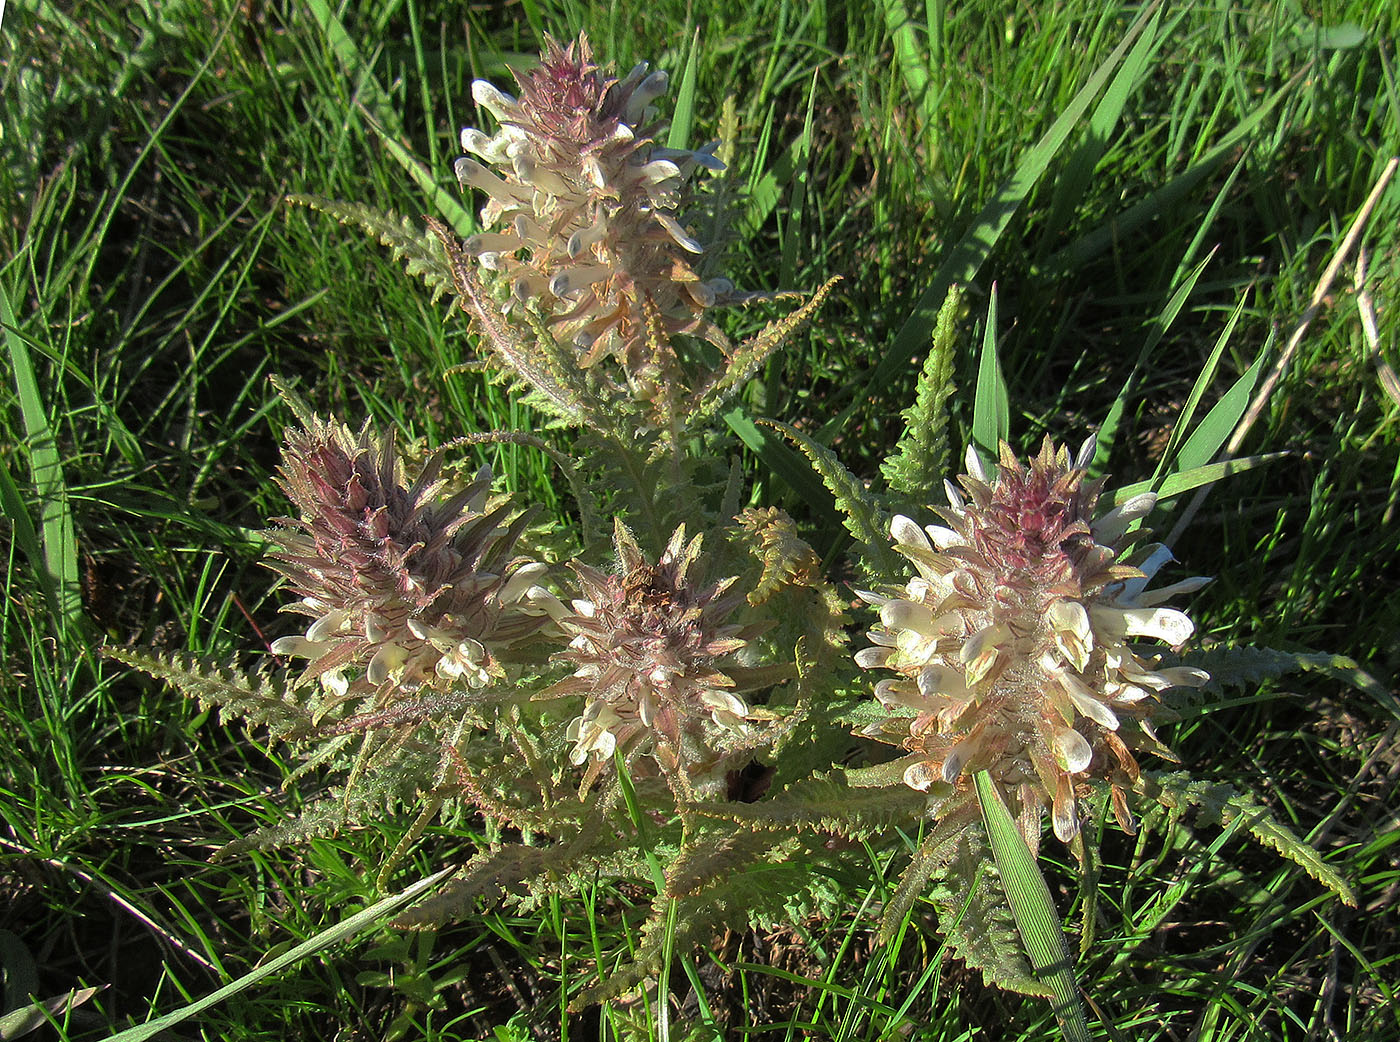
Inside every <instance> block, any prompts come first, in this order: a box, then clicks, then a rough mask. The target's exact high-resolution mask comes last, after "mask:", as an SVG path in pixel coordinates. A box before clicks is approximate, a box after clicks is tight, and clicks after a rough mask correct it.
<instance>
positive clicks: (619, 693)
mask: <svg viewBox="0 0 1400 1042" xmlns="http://www.w3.org/2000/svg"><path fill="white" fill-rule="evenodd" d="M700 545H701V537H700V536H696V537H695V538H694V539H691V540H689V541H687V540H686V533H685V527H684V526H681V527H680V528H678V529H676V531H675V533H674V535H672V537H671V540H670V542H669V543H668V544H667V546H666V549H665V551H664V552H663V553H662V554H661V557H660V558H659V559H658V560H657V562H656V563H655V564H652V563H650V562H648V561H647V560H646V558H645V557H644V555H643V554H642V553H641V551H640V550H639V549H638V547H637V545H636V542H635V541H634V540H633V538H632V535H631V533H630V532H628V530H627V529H626V527H624V526H623V525H622V524H621V523H620V522H619V523H618V525H617V529H616V536H615V548H616V552H617V560H618V570H617V571H616V572H615V573H613V574H610V575H609V574H604V573H602V572H599V571H598V570H596V569H594V568H591V567H589V566H588V565H585V564H581V563H577V562H575V563H573V564H572V565H571V567H572V568H573V570H574V572H575V573H576V574H577V576H578V583H579V593H580V596H579V597H577V598H576V599H574V600H573V601H572V603H571V609H572V610H571V611H570V612H568V613H567V614H565V615H563V616H561V617H560V620H559V622H560V625H561V626H562V627H563V628H564V630H565V631H566V632H568V633H570V634H572V635H573V639H572V641H571V642H570V644H569V646H568V649H567V650H565V651H564V652H562V653H561V657H562V658H563V659H565V660H567V661H568V662H570V663H572V664H573V665H574V667H575V668H574V673H573V675H572V676H570V677H568V678H567V679H565V680H563V681H560V682H559V683H557V684H555V685H554V686H553V687H552V688H550V689H549V690H548V691H547V692H546V693H545V694H546V696H547V697H560V696H564V695H573V694H581V695H583V696H584V697H585V699H586V704H585V708H584V711H583V715H582V716H580V717H579V718H577V719H576V720H574V722H573V723H572V724H571V725H570V727H569V731H568V737H569V738H570V740H572V741H573V742H574V743H575V744H574V749H573V752H572V756H571V758H572V760H573V762H574V763H576V764H582V763H584V762H586V761H589V760H590V759H591V760H592V762H593V764H592V767H591V770H590V777H591V776H592V774H595V773H596V771H597V769H598V768H599V767H601V765H602V764H603V763H604V762H606V761H607V760H609V759H611V757H612V755H613V752H614V751H615V750H617V749H621V750H623V751H624V752H630V751H632V750H633V749H645V750H648V751H650V752H651V753H652V755H654V756H655V757H656V758H657V760H658V762H660V763H661V764H662V765H663V766H665V767H667V768H668V769H672V768H677V767H680V768H683V770H684V771H685V772H686V773H687V774H688V775H695V774H697V773H699V772H702V771H704V770H706V769H708V768H709V767H711V766H713V765H714V764H715V763H717V762H719V761H720V760H721V759H722V757H723V755H724V754H725V753H726V752H727V751H730V750H732V749H734V748H736V747H737V746H744V747H745V748H747V740H748V739H749V738H750V733H751V730H752V726H753V725H752V724H751V722H750V721H751V718H752V712H751V710H750V707H749V705H748V703H746V702H745V701H744V699H743V698H742V697H740V694H739V691H740V690H742V688H743V686H744V680H745V678H746V677H747V676H748V674H749V672H750V671H749V670H747V669H744V668H743V667H741V666H739V665H738V663H737V662H736V661H735V653H736V652H738V651H739V650H740V649H741V648H743V647H744V646H745V645H746V644H747V643H748V641H749V640H750V639H751V638H753V637H754V636H756V635H757V634H758V633H759V632H761V631H762V630H763V629H765V628H766V626H765V625H762V624H740V623H737V622H733V621H730V618H729V616H730V615H731V613H732V612H734V611H735V610H736V609H737V608H739V607H740V606H741V605H743V604H744V603H745V598H744V596H743V594H742V593H740V592H738V591H736V590H735V589H734V588H733V585H734V580H733V579H723V580H720V581H718V582H707V581H705V579H704V577H703V576H702V575H700V574H697V573H699V572H701V570H702V569H703V566H704V558H703V556H702V554H701V552H700Z"/></svg>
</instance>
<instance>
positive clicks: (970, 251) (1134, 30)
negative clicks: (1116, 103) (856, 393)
mask: <svg viewBox="0 0 1400 1042" xmlns="http://www.w3.org/2000/svg"><path fill="white" fill-rule="evenodd" d="M1159 6H1160V0H1154V2H1153V3H1152V4H1150V5H1149V6H1148V7H1147V8H1146V9H1144V11H1143V12H1142V13H1141V14H1140V15H1138V17H1137V19H1136V20H1135V21H1134V22H1133V24H1132V25H1131V26H1130V27H1129V28H1128V31H1127V33H1126V34H1125V35H1124V36H1123V39H1122V40H1121V41H1120V42H1119V44H1118V46H1117V47H1115V48H1114V49H1113V51H1112V53H1110V54H1109V56H1108V57H1107V58H1105V59H1104V61H1103V63H1102V64H1101V65H1100V66H1099V67H1098V68H1097V69H1096V70H1095V71H1094V74H1093V75H1092V76H1090V77H1089V82H1087V83H1086V84H1084V86H1083V87H1081V88H1080V89H1079V92H1078V93H1077V94H1075V96H1074V98H1073V100H1071V101H1070V103H1069V105H1068V106H1066V108H1065V110H1064V111H1063V112H1062V113H1060V115H1059V116H1058V117H1057V118H1056V120H1055V122H1054V123H1052V124H1051V125H1050V128H1049V129H1048V130H1047V131H1046V132H1045V134H1044V135H1043V136H1042V137H1041V139H1040V140H1039V141H1037V142H1036V143H1035V144H1034V145H1033V146H1032V147H1031V148H1030V149H1029V150H1027V152H1026V153H1025V155H1023V156H1022V157H1021V161H1020V162H1019V163H1018V164H1017V166H1016V169H1015V171H1014V172H1013V173H1012V175H1011V177H1010V178H1009V179H1008V180H1007V181H1006V183H1005V184H1003V185H1002V187H1001V189H1000V190H999V191H998V192H997V194H996V195H995V196H994V197H993V198H992V200H991V202H989V203H988V204H987V205H986V206H985V207H983V209H982V212H981V213H980V214H978V216H977V219H976V220H975V221H974V222H973V224H972V227H971V228H969V229H968V231H967V233H966V234H964V235H963V237H962V239H961V240H959V241H958V244H957V245H956V246H954V247H953V249H952V250H951V251H950V252H949V254H948V256H947V258H945V259H944V261H943V264H942V265H941V266H940V267H939V269H938V271H937V272H936V273H935V274H934V276H933V284H932V285H931V286H929V288H928V289H927V290H926V291H925V292H924V295H923V296H922V297H920V298H919V300H918V303H916V304H915V305H914V309H913V312H912V313H911V314H910V316H909V318H908V319H906V320H905V322H904V325H903V326H902V327H901V328H900V330H899V332H898V333H897V334H896V335H895V338H894V343H892V344H891V345H890V348H889V350H888V351H887V352H885V357H884V358H882V359H881V360H880V364H879V365H877V366H876V367H875V371H874V372H873V373H872V374H871V376H870V379H869V381H868V382H867V387H866V390H867V393H869V392H870V391H873V390H874V389H875V388H877V387H879V386H880V385H882V384H885V383H888V382H889V381H890V380H891V379H892V378H893V377H894V376H895V375H896V374H897V373H898V372H899V371H900V370H901V369H903V368H904V367H905V366H907V365H908V364H909V362H910V360H911V359H912V358H913V357H914V356H915V355H916V354H918V352H919V350H920V349H921V348H922V347H923V345H925V344H927V343H928V342H929V338H930V337H931V336H932V335H933V329H934V324H935V323H936V321H937V319H938V309H939V307H940V306H941V305H942V303H943V299H944V297H946V296H947V293H948V287H949V286H951V285H953V283H955V282H956V283H960V284H966V283H969V282H971V281H972V280H973V278H974V277H976V275H977V272H978V271H979V270H981V267H982V264H983V262H984V261H986V259H987V257H988V255H989V254H990V253H991V251H992V247H994V246H995V245H996V244H997V242H998V240H1000V238H1001V234H1002V232H1004V231H1005V230H1006V226H1007V225H1008V224H1010V223H1011V218H1012V217H1013V216H1014V215H1015V213H1016V211H1017V210H1018V209H1019V208H1020V206H1021V204H1022V203H1023V202H1024V201H1025V199H1026V197H1027V196H1028V195H1030V193H1031V190H1032V189H1033V188H1035V186H1036V184H1037V183H1038V182H1039V181H1040V178H1041V177H1042V176H1043V175H1044V174H1045V171H1046V170H1047V169H1049V167H1050V164H1051V163H1052V162H1053V161H1054V159H1055V157H1056V156H1057V155H1058V154H1059V152H1060V149H1061V148H1062V147H1063V146H1064V144H1065V142H1066V141H1067V140H1068V139H1069V136H1070V134H1071V133H1072V132H1073V130H1074V128H1075V127H1076V126H1077V125H1078V123H1079V121H1080V120H1081V119H1082V118H1083V116H1084V113H1085V112H1087V111H1088V109H1089V105H1090V103H1091V102H1092V101H1093V100H1094V98H1095V97H1096V96H1097V95H1098V93H1099V91H1100V90H1101V89H1102V88H1103V85H1104V84H1105V83H1106V82H1107V81H1108V79H1109V77H1110V76H1112V75H1113V73H1114V71H1115V70H1116V69H1117V68H1118V66H1119V65H1120V64H1122V61H1123V59H1124V57H1125V56H1126V55H1127V54H1128V52H1129V49H1130V48H1131V47H1132V46H1133V44H1134V42H1135V41H1136V40H1137V38H1138V37H1139V36H1140V35H1141V34H1142V31H1143V29H1145V28H1146V27H1147V24H1148V22H1149V21H1150V20H1151V19H1152V18H1153V17H1154V16H1155V14H1156V11H1157V8H1158V7H1159Z"/></svg>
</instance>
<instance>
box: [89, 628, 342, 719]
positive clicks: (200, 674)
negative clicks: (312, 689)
mask: <svg viewBox="0 0 1400 1042" xmlns="http://www.w3.org/2000/svg"><path fill="white" fill-rule="evenodd" d="M103 653H104V654H105V655H107V656H108V657H109V658H113V659H116V660H117V661H118V662H121V663H124V664H125V665H128V666H131V667H132V668H133V669H139V670H141V671H142V672H143V673H149V674H150V675H151V676H153V677H155V678H156V679H157V680H164V681H165V682H166V683H168V684H170V685H171V686H172V687H174V688H175V689H176V690H178V691H180V692H182V693H183V694H186V695H188V696H189V697H190V698H193V699H195V700H197V701H198V702H199V705H200V706H201V707H202V708H205V709H208V708H209V707H211V706H217V707H218V709H219V715H220V717H221V718H222V719H223V720H224V721H225V722H226V723H227V722H229V721H231V720H233V719H235V718H239V719H241V720H242V721H243V722H244V723H247V724H249V725H252V726H254V727H266V728H267V730H268V732H269V733H270V734H271V735H272V737H273V738H278V739H282V740H284V741H296V740H298V739H301V738H306V737H309V736H310V735H311V734H313V733H314V730H315V728H314V726H313V724H312V718H311V712H310V710H309V709H308V708H307V707H306V706H305V705H304V704H303V698H302V696H301V695H299V694H296V693H294V689H295V687H296V682H295V679H294V678H293V677H292V675H291V674H289V673H286V672H282V671H278V672H275V673H273V672H268V671H265V670H259V671H257V672H253V673H248V672H247V671H245V670H243V669H241V668H239V667H238V666H237V665H234V664H233V663H227V662H219V661H217V660H215V659H213V658H210V657H203V656H199V655H193V654H184V653H180V652H173V653H168V654H162V653H161V652H157V651H149V650H146V649H145V648H106V649H104V651H103Z"/></svg>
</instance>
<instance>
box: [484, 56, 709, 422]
mask: <svg viewBox="0 0 1400 1042" xmlns="http://www.w3.org/2000/svg"><path fill="white" fill-rule="evenodd" d="M517 79H518V80H519V84H520V88H521V89H520V96H519V97H518V98H514V97H511V96H510V95H508V94H505V93H503V92H502V91H500V90H499V89H497V88H496V87H494V86H493V85H492V84H490V83H488V82H486V81H485V80H477V81H476V82H475V83H474V84H473V85H472V97H473V98H474V99H475V100H476V102H477V104H478V105H480V106H481V107H482V108H484V109H486V110H487V111H489V112H490V113H491V114H492V115H493V116H494V117H495V118H496V120H497V121H498V123H499V129H498V130H497V131H496V133H495V135H494V136H489V137H488V136H487V135H486V134H484V133H482V132H481V131H479V130H476V129H474V128H471V127H468V128H466V129H464V130H463V131H462V148H463V150H464V151H465V152H468V153H470V154H471V155H469V156H463V157H462V158H460V159H458V160H457V165H456V170H457V177H458V179H459V180H460V181H461V183H462V185H463V186H464V187H468V188H473V189H476V190H478V191H481V192H484V193H485V194H486V196H487V201H486V205H485V206H484V207H483V209H482V211H481V223H482V226H483V228H484V229H485V230H484V231H482V232H480V233H479V234H477V235H474V236H472V237H471V238H469V239H468V240H467V241H466V243H465V244H464V249H465V251H466V252H467V253H468V254H470V255H472V256H475V257H476V258H477V260H478V262H479V263H480V265H481V266H482V267H483V268H485V269H487V270H489V271H494V272H497V273H498V274H499V277H500V278H502V279H503V280H504V281H505V283H506V284H507V285H508V287H509V292H510V300H509V302H508V303H507V309H508V310H509V309H510V308H513V307H518V306H520V305H523V304H525V303H526V302H530V303H532V304H533V305H534V306H535V307H537V308H538V309H539V311H540V313H541V314H542V315H544V316H545V317H546V319H547V320H548V321H549V323H550V324H551V325H552V326H553V327H554V330H555V335H556V337H557V338H558V339H560V340H561V341H562V342H565V343H569V344H572V345H573V346H574V348H576V349H577V351H578V352H579V361H580V364H581V365H583V366H585V367H587V366H591V365H593V364H594V363H596V362H597V361H599V360H600V359H601V358H603V357H605V356H607V355H612V356H614V357H615V358H616V359H617V360H618V361H619V362H620V363H621V365H622V368H623V370H624V371H625V373H626V376H627V380H628V382H629V384H630V385H631V390H632V393H634V394H636V395H638V396H640V397H651V396H652V395H653V394H655V393H657V383H658V381H659V380H660V379H662V378H664V377H667V376H668V375H670V374H669V373H668V371H667V370H668V369H669V368H671V367H672V366H673V364H674V358H673V356H671V354H670V347H669V340H670V338H671V337H673V336H674V335H676V334H678V333H685V334H690V335H693V336H698V337H702V338H704V339H707V340H710V341H711V342H713V343H715V344H716V345H719V346H721V347H725V346H727V342H726V340H725V338H724V336H723V334H722V333H721V332H720V331H719V329H718V328H717V327H716V326H715V325H714V324H713V323H712V322H710V321H709V320H708V319H707V318H706V317H705V311H706V309H707V308H710V307H712V306H714V305H715V304H717V303H724V302H725V301H726V300H727V299H728V297H729V296H730V294H731V293H732V290H733V287H732V285H731V284H730V283H729V282H728V281H727V280H724V279H710V280H703V279H701V277H700V276H699V275H698V274H697V273H696V271H695V270H694V268H693V266H692V264H693V262H694V260H695V258H697V257H698V256H699V255H700V254H702V253H703V252H704V247H703V246H702V244H701V243H700V242H699V241H697V239H696V238H695V237H694V236H693V234H692V233H691V232H690V231H688V230H687V229H686V227H685V219H684V217H683V215H682V214H681V212H680V207H681V205H682V203H683V202H684V196H685V189H686V183H687V180H688V178H689V177H690V176H691V174H692V173H693V172H694V171H695V170H696V168H697V167H701V166H703V167H707V168H710V169H722V166H723V165H722V164H721V163H720V162H719V161H718V160H717V159H716V158H715V157H714V155H713V154H712V152H711V149H709V148H706V149H701V150H699V151H688V150H681V149H670V148H662V147H660V146H658V145H657V143H656V142H657V139H658V137H659V135H660V134H661V133H662V132H663V131H664V129H665V123H664V122H663V121H660V120H658V119H656V118H655V116H654V114H653V110H652V102H653V101H655V100H656V99H657V98H658V97H660V96H661V95H662V94H663V93H665V91H666V88H667V77H666V74H665V73H664V72H660V71H657V72H648V67H647V65H646V64H645V63H642V64H639V65H637V66H636V67H635V68H634V69H633V70H632V71H631V72H630V73H628V74H627V76H625V77H623V78H622V79H620V80H619V79H616V78H613V77H609V76H606V75H604V74H603V72H602V71H601V70H600V69H599V68H598V66H596V65H595V64H594V63H593V58H592V52H591V49H590V47H589V44H588V40H587V38H586V37H583V36H580V37H579V39H578V40H577V41H575V42H574V43H572V44H570V45H569V46H568V47H561V46H560V45H559V44H558V43H557V42H555V41H554V40H549V41H548V46H547V50H546V52H545V54H544V57H543V61H542V63H541V64H540V66H539V67H538V68H537V69H535V70H534V71H532V72H529V73H526V74H523V75H519V74H518V75H517ZM472 156H475V157H476V158H472ZM663 356H664V357H663Z"/></svg>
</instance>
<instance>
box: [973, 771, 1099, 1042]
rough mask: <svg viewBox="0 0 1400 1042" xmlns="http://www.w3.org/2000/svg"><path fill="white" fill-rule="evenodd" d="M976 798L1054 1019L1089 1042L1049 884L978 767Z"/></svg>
mask: <svg viewBox="0 0 1400 1042" xmlns="http://www.w3.org/2000/svg"><path fill="white" fill-rule="evenodd" d="M977 801H978V803H979V804H980V805H981V807H982V820H983V821H984V822H985V823H986V826H987V838H988V839H989V840H990V841H991V845H992V856H993V857H995V858H996V862H997V871H998V872H1000V873H1001V882H1002V886H1004V887H1005V888H1006V899H1007V901H1008V902H1009V903H1010V905H1011V914H1012V915H1013V916H1014V917H1015V918H1016V928H1017V929H1018V930H1019V931H1020V933H1021V940H1022V943H1024V944H1025V946H1026V954H1027V955H1029V956H1030V959H1031V965H1032V966H1033V967H1035V971H1036V976H1038V977H1040V978H1041V979H1042V980H1044V981H1045V983H1047V984H1048V985H1049V986H1050V989H1051V991H1053V992H1054V995H1055V1018H1056V1019H1057V1020H1058V1021H1059V1022H1060V1029H1061V1030H1062V1031H1063V1032H1064V1034H1065V1037H1066V1038H1067V1039H1069V1040H1070V1042H1088V1039H1089V1026H1088V1024H1087V1023H1086V1022H1085V1019H1084V1007H1083V1006H1082V1005H1081V1003H1080V1001H1079V985H1078V983H1077V982H1076V981H1075V979H1074V964H1073V963H1072V962H1071V961H1070V956H1069V947H1068V946H1067V945H1066V944H1065V935H1064V931H1063V930H1062V929H1061V928H1060V917H1059V915H1058V914H1057V913H1056V912H1055V903H1054V901H1053V900H1052V899H1051V897H1050V888H1049V887H1048V886H1047V885H1046V883H1045V877H1044V876H1043V875H1041V874H1040V868H1039V867H1038V866H1037V865H1036V863H1035V858H1034V857H1032V856H1031V850H1030V847H1028V846H1026V841H1025V839H1023V838H1022V836H1021V830H1020V829H1018V828H1017V827H1016V822H1015V820H1014V819H1013V818H1012V817H1011V812H1010V811H1009V810H1007V808H1006V803H1005V802H1004V801H1003V800H1002V798H1001V793H999V792H998V791H997V789H996V786H995V784H993V782H992V776H991V775H990V774H988V773H987V772H986V771H978V772H977Z"/></svg>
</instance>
